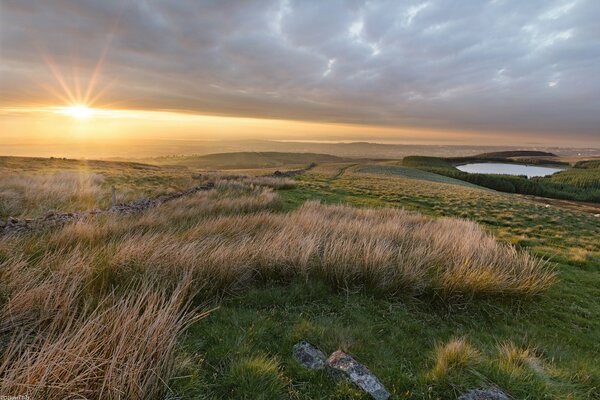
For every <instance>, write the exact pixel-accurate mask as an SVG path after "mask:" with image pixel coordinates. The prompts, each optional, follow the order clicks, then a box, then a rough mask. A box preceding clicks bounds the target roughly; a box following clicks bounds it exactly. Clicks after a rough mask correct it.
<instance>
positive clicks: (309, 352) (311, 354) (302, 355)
mask: <svg viewBox="0 0 600 400" xmlns="http://www.w3.org/2000/svg"><path fill="white" fill-rule="evenodd" d="M292 354H293V356H294V358H295V359H296V361H298V363H299V364H300V365H302V366H303V367H304V368H308V369H323V368H325V359H326V357H325V354H323V352H322V351H321V350H319V349H317V348H316V347H314V346H313V345H311V344H310V343H308V342H307V341H304V340H302V341H301V342H299V343H297V344H296V345H295V346H294V349H293V350H292Z"/></svg>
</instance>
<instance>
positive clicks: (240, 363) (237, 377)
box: [224, 355, 288, 400]
mask: <svg viewBox="0 0 600 400" xmlns="http://www.w3.org/2000/svg"><path fill="white" fill-rule="evenodd" d="M280 368H281V367H280V365H279V363H278V362H277V360H275V359H274V358H272V357H268V356H266V355H254V356H250V357H248V356H244V357H242V358H240V359H237V360H234V361H232V363H231V365H230V366H229V369H228V370H227V372H226V373H225V376H224V380H225V382H224V384H225V385H226V386H227V387H229V391H230V395H231V398H235V399H248V400H250V399H252V400H254V399H257V400H275V399H286V398H288V396H286V392H287V390H286V388H287V385H288V383H287V382H286V378H285V377H284V376H283V375H282V374H281V372H280Z"/></svg>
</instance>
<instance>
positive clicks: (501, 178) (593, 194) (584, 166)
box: [402, 152, 600, 203]
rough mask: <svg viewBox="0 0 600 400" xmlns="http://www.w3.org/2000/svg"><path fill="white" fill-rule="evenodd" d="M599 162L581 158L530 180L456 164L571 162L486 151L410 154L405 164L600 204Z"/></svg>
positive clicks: (509, 188) (473, 180)
mask: <svg viewBox="0 0 600 400" xmlns="http://www.w3.org/2000/svg"><path fill="white" fill-rule="evenodd" d="M491 154H492V155H494V154H503V153H491ZM508 154H511V152H508ZM596 161H597V160H587V161H579V162H576V163H575V164H574V165H573V166H572V167H570V168H566V169H564V170H563V171H559V172H557V173H554V174H552V175H548V176H543V177H534V178H531V179H528V178H527V177H526V176H513V175H501V174H480V173H477V174H476V173H467V172H463V171H460V170H459V169H457V168H456V167H455V166H456V165H459V164H467V163H471V162H504V163H506V162H509V163H513V162H517V163H525V164H538V165H549V166H557V167H559V168H564V167H565V166H566V165H568V164H566V163H565V162H564V161H559V160H558V159H556V158H551V159H546V158H533V159H530V158H518V157H517V158H498V157H489V156H487V155H485V154H483V155H479V156H472V157H453V158H439V157H422V156H411V157H405V158H404V159H403V160H402V164H403V165H404V166H406V167H410V168H416V169H420V170H422V171H427V172H431V173H434V174H439V175H443V176H447V177H450V178H454V179H459V180H462V181H465V182H470V183H473V184H476V185H479V186H483V187H487V188H490V189H494V190H498V191H501V192H506V193H519V194H524V195H533V196H544V197H548V198H555V199H563V200H574V201H585V202H595V203H600V165H599V164H598V163H597V162H596Z"/></svg>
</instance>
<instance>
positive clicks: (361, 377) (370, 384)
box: [325, 350, 390, 400]
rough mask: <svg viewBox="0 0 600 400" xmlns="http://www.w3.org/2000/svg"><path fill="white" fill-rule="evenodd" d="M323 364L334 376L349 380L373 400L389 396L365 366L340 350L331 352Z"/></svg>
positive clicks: (385, 399) (384, 399) (382, 399)
mask: <svg viewBox="0 0 600 400" xmlns="http://www.w3.org/2000/svg"><path fill="white" fill-rule="evenodd" d="M325 365H326V367H327V370H328V371H329V372H330V373H331V374H332V375H333V376H334V377H336V378H344V379H348V380H350V381H351V382H352V383H354V384H355V385H356V386H358V387H359V388H361V389H362V390H363V391H364V392H366V393H368V394H369V395H371V397H372V398H374V399H375V400H387V399H388V398H389V397H390V393H389V392H388V391H387V390H386V389H385V387H384V386H383V385H382V384H381V382H379V379H377V377H376V376H375V375H373V374H372V373H371V371H369V369H368V368H367V367H365V366H364V365H362V364H360V363H359V362H357V361H356V360H355V359H354V358H352V356H350V355H348V354H346V353H344V352H343V351H341V350H338V351H336V352H334V353H333V354H331V355H330V356H329V358H328V359H327V361H326V362H325Z"/></svg>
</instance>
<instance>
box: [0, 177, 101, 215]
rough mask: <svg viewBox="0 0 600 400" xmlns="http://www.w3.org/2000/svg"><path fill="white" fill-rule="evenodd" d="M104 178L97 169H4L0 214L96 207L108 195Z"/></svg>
mask: <svg viewBox="0 0 600 400" xmlns="http://www.w3.org/2000/svg"><path fill="white" fill-rule="evenodd" d="M103 182H104V177H103V176H102V175H100V174H95V173H85V172H73V171H61V172H55V173H51V174H35V175H34V174H22V173H17V172H11V171H2V174H1V175H0V217H2V216H12V217H20V216H22V215H36V216H37V215H40V214H43V213H44V212H46V211H48V210H53V209H54V210H57V209H61V208H65V209H70V208H72V207H73V206H74V205H77V206H80V205H87V206H88V207H89V208H92V207H93V206H94V205H95V204H96V203H97V202H98V201H100V199H101V198H102V196H103V195H105V193H102V183H103Z"/></svg>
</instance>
